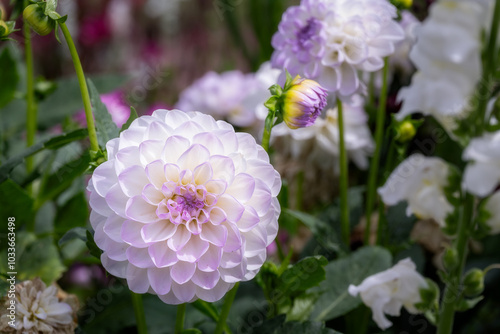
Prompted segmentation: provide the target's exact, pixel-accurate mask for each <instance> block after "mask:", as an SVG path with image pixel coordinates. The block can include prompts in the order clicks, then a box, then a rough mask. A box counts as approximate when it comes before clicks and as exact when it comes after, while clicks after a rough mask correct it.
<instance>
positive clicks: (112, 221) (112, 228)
mask: <svg viewBox="0 0 500 334" xmlns="http://www.w3.org/2000/svg"><path fill="white" fill-rule="evenodd" d="M124 221H125V219H123V218H122V217H120V216H117V215H110V216H109V217H108V219H106V223H105V224H104V227H103V230H104V233H106V235H107V236H108V237H110V238H111V239H112V240H114V241H116V242H123V240H122V237H121V232H122V225H123V222H124Z"/></svg>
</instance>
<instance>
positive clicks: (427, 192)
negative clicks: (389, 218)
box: [378, 154, 453, 227]
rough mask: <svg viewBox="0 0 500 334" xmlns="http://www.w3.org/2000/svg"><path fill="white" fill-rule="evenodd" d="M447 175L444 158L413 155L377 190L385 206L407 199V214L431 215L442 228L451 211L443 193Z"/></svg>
mask: <svg viewBox="0 0 500 334" xmlns="http://www.w3.org/2000/svg"><path fill="white" fill-rule="evenodd" d="M449 175H450V169H449V166H448V164H447V163H446V162H445V161H444V160H442V159H440V158H435V157H430V158H429V157H424V156H423V155H421V154H413V155H412V156H410V157H408V158H407V159H406V160H404V161H403V162H402V163H401V164H400V165H399V166H398V167H397V168H396V169H395V170H394V171H393V172H392V174H391V175H390V176H389V179H388V180H387V182H386V183H385V185H384V186H383V187H381V188H379V189H378V193H379V194H380V196H381V197H382V201H383V202H384V203H385V204H387V205H395V204H397V203H399V202H401V201H407V202H408V207H407V209H406V213H407V215H408V216H409V215H411V214H414V215H415V216H417V217H418V218H420V219H430V218H432V219H434V220H435V221H436V222H437V223H438V224H439V225H440V226H442V227H444V226H445V219H446V217H447V216H448V215H449V214H450V213H451V212H453V206H452V205H451V204H450V203H449V202H448V200H447V199H446V195H445V193H444V188H445V187H446V186H448V177H449Z"/></svg>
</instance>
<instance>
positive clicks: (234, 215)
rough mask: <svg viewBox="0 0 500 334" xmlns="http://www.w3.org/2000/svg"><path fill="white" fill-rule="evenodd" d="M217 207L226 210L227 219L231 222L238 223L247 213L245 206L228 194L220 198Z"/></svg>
mask: <svg viewBox="0 0 500 334" xmlns="http://www.w3.org/2000/svg"><path fill="white" fill-rule="evenodd" d="M269 200H270V199H269ZM216 205H217V206H218V207H219V208H221V209H222V210H224V212H225V213H226V216H227V219H228V220H229V221H231V222H237V221H238V220H240V218H241V216H242V215H243V212H244V211H245V207H244V206H243V204H241V203H240V202H238V201H237V200H236V199H235V198H234V197H233V196H231V195H227V194H224V195H222V196H221V197H219V199H218V200H217V204H216Z"/></svg>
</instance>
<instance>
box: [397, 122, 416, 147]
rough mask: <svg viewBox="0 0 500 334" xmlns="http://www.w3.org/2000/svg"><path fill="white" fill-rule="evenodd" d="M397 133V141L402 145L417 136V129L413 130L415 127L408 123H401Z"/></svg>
mask: <svg viewBox="0 0 500 334" xmlns="http://www.w3.org/2000/svg"><path fill="white" fill-rule="evenodd" d="M397 131H398V134H397V139H398V141H400V142H402V143H405V142H408V141H410V140H412V139H413V137H415V135H416V134H417V129H415V126H414V125H413V124H412V123H411V122H410V121H404V122H403V123H401V124H400V125H399V127H398V130H397Z"/></svg>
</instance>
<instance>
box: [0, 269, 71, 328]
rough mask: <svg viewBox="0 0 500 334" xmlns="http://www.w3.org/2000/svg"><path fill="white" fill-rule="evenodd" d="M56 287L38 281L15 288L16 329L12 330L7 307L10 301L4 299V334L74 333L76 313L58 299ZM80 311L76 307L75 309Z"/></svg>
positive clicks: (0, 322) (1, 323) (27, 282)
mask: <svg viewBox="0 0 500 334" xmlns="http://www.w3.org/2000/svg"><path fill="white" fill-rule="evenodd" d="M57 292H58V290H57V287H56V286H55V285H51V286H50V287H48V288H47V287H46V285H45V284H44V283H43V282H42V281H41V280H40V279H39V278H35V279H33V280H31V281H25V282H22V283H19V284H16V292H15V302H16V304H15V327H14V328H13V327H11V326H9V322H10V321H11V320H12V318H11V317H9V315H10V313H9V310H8V307H9V306H10V305H11V304H10V301H11V299H10V298H5V299H6V300H5V303H4V305H2V308H3V309H2V311H1V314H2V315H1V318H0V331H1V332H2V333H19V334H21V333H23V334H24V333H57V334H70V333H74V330H75V328H76V311H77V310H76V309H73V308H72V306H70V305H69V304H67V303H65V302H61V301H60V300H59V299H58V296H57ZM76 308H77V306H76Z"/></svg>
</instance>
